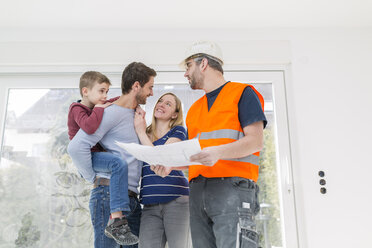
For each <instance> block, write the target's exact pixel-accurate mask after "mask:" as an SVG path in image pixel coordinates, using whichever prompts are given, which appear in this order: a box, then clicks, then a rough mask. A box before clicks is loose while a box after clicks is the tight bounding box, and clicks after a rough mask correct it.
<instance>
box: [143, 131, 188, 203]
mask: <svg viewBox="0 0 372 248" xmlns="http://www.w3.org/2000/svg"><path fill="white" fill-rule="evenodd" d="M169 138H178V139H180V140H185V139H186V130H185V128H184V127H182V126H175V127H174V128H172V129H171V130H170V131H169V132H168V133H166V134H165V135H164V136H163V137H161V138H160V139H158V140H156V141H154V142H153V145H154V146H158V145H164V144H165V142H167V140H168V139H169ZM182 195H189V183H188V180H187V179H186V177H185V175H184V174H183V172H182V171H178V170H173V171H171V173H170V174H169V175H168V176H166V177H164V178H163V177H160V176H158V175H156V174H155V173H154V172H153V171H152V170H151V169H150V166H149V165H148V164H146V163H144V164H143V167H142V181H141V191H140V201H141V203H142V204H144V205H148V204H156V203H165V202H169V201H171V200H173V199H175V198H177V197H180V196H182Z"/></svg>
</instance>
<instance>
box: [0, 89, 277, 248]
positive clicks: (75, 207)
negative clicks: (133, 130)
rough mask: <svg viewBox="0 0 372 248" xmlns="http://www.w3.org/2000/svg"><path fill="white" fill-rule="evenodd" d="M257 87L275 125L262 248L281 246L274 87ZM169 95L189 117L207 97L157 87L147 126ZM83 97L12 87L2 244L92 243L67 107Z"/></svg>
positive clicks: (0, 188) (267, 152) (1, 181)
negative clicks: (195, 105) (69, 148)
mask: <svg viewBox="0 0 372 248" xmlns="http://www.w3.org/2000/svg"><path fill="white" fill-rule="evenodd" d="M255 87H256V88H257V89H258V90H259V91H260V92H261V93H262V94H263V96H264V98H265V104H266V105H265V106H266V107H265V114H266V116H267V118H268V122H269V124H268V126H267V127H266V129H265V148H264V151H263V152H262V155H261V168H260V173H261V174H260V179H259V185H260V188H261V193H260V201H261V212H260V214H259V215H258V216H257V218H258V228H259V232H260V234H261V237H262V238H261V244H262V247H265V248H267V247H274V246H275V247H281V246H282V239H281V237H282V234H281V224H280V223H281V217H280V206H279V197H278V177H277V172H276V161H275V156H276V155H275V154H276V152H275V133H274V131H273V130H275V129H274V127H275V118H274V111H273V107H272V106H273V104H272V99H273V97H272V86H271V84H266V83H265V84H257V85H255ZM166 92H173V93H175V94H176V95H177V96H178V97H179V98H180V99H181V100H182V103H183V107H184V117H186V113H187V111H188V109H189V108H190V106H191V104H192V103H193V102H194V101H195V100H196V99H198V98H199V97H200V96H202V95H203V94H204V92H203V91H194V90H191V89H190V87H189V86H188V85H187V84H161V85H155V87H154V96H153V97H150V98H148V100H147V104H146V106H143V107H144V109H145V110H146V112H147V118H146V119H147V121H148V123H149V122H150V119H151V116H152V109H153V107H154V104H155V103H156V100H157V99H158V98H159V97H160V96H161V95H162V94H164V93H166ZM109 94H110V97H114V96H118V95H120V94H121V91H120V89H118V88H113V89H111V90H110V93H109ZM19 99H22V101H19ZM77 99H80V95H79V91H78V89H11V90H9V97H8V107H7V112H6V120H5V121H6V122H5V128H4V136H3V137H4V138H3V144H2V154H1V164H0V199H1V201H0V216H2V217H1V222H0V230H1V231H0V248H1V247H14V246H15V247H25V245H26V244H27V245H28V246H31V247H33V246H34V247H61V248H64V247H71V248H73V247H93V230H92V225H91V222H90V216H89V209H88V201H89V192H90V186H89V185H88V184H87V183H85V182H84V180H82V179H81V178H80V176H79V175H78V174H77V172H76V169H75V167H74V166H73V165H72V163H71V160H70V158H69V156H68V155H67V153H66V147H67V144H68V136H67V126H66V123H67V112H68V107H69V105H70V104H71V102H73V101H76V100H77ZM25 102H27V103H28V104H24V103H25Z"/></svg>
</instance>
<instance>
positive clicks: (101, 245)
mask: <svg viewBox="0 0 372 248" xmlns="http://www.w3.org/2000/svg"><path fill="white" fill-rule="evenodd" d="M127 192H128V191H127ZM129 202H130V204H129V205H130V209H131V211H130V213H129V215H128V217H127V219H128V223H129V227H130V229H131V231H132V233H134V234H135V235H137V236H138V235H139V229H140V219H141V205H140V203H139V201H138V199H137V198H136V197H129ZM89 210H90V216H91V219H92V224H93V229H94V247H95V248H118V247H119V245H118V244H117V243H116V242H115V240H113V239H110V238H108V237H106V235H105V227H106V225H107V222H108V220H109V217H110V190H109V186H99V187H97V188H94V189H92V191H91V195H90V200H89ZM137 247H138V245H132V246H124V248H137Z"/></svg>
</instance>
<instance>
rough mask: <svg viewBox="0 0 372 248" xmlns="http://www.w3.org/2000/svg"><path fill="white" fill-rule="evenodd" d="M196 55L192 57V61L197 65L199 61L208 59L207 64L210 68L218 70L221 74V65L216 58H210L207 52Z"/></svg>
mask: <svg viewBox="0 0 372 248" xmlns="http://www.w3.org/2000/svg"><path fill="white" fill-rule="evenodd" d="M198 55H199V56H196V58H194V61H195V63H196V64H197V65H200V63H201V61H202V60H203V59H204V58H205V59H207V60H208V65H209V66H210V67H211V68H212V69H214V70H216V71H219V72H221V73H222V74H223V69H222V65H221V63H220V62H219V61H218V60H216V59H214V58H212V57H211V56H208V55H207V54H204V53H201V54H198Z"/></svg>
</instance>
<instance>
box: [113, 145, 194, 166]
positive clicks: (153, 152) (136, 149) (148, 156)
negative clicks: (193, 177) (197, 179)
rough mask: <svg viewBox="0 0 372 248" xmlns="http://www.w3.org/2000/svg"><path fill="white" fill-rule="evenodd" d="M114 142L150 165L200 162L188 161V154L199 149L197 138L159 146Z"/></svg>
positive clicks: (185, 164) (182, 164)
mask: <svg viewBox="0 0 372 248" xmlns="http://www.w3.org/2000/svg"><path fill="white" fill-rule="evenodd" d="M116 144H117V145H118V146H120V147H121V148H123V149H124V150H126V151H127V152H129V153H130V154H132V155H133V156H134V157H135V158H137V159H138V160H141V161H144V162H146V163H148V164H150V165H157V164H160V165H163V166H172V167H179V166H187V165H195V164H200V163H195V162H190V160H189V159H190V156H192V155H194V154H197V153H199V152H200V151H201V148H200V144H199V141H198V140H197V139H192V140H186V141H181V142H175V143H171V144H167V145H160V146H144V145H139V144H135V143H122V142H118V141H116Z"/></svg>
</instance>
